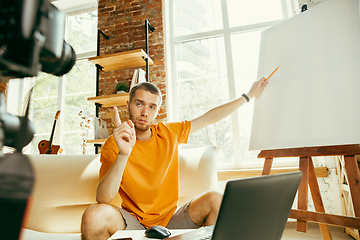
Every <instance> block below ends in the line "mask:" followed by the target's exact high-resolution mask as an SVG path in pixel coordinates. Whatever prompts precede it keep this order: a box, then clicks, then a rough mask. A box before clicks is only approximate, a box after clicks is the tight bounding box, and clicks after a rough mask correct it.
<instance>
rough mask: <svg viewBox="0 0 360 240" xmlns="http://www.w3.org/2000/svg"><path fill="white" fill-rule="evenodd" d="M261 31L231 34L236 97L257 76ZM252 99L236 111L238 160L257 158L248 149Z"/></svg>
mask: <svg viewBox="0 0 360 240" xmlns="http://www.w3.org/2000/svg"><path fill="white" fill-rule="evenodd" d="M260 37H261V31H252V32H247V33H237V34H233V35H232V36H231V46H232V49H233V51H232V54H233V64H234V66H235V67H234V74H235V86H236V88H235V90H236V97H241V95H242V94H243V93H247V91H249V89H250V88H251V86H252V84H253V82H254V81H256V80H258V79H257V78H258V77H257V67H258V60H259V50H260V49H259V47H260ZM253 107H254V100H252V101H250V103H247V104H245V105H244V106H242V107H241V108H239V109H238V110H237V111H238V124H239V131H240V133H239V141H240V143H239V145H238V147H239V148H240V151H239V152H240V154H241V156H239V159H240V161H246V160H247V159H254V160H256V159H257V154H258V152H257V151H249V140H250V134H251V122H252V115H253Z"/></svg>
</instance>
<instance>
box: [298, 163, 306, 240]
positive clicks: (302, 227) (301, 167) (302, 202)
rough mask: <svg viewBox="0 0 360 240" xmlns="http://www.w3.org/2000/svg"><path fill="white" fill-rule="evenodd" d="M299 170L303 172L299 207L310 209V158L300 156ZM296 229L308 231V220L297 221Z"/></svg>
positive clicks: (299, 192)
mask: <svg viewBox="0 0 360 240" xmlns="http://www.w3.org/2000/svg"><path fill="white" fill-rule="evenodd" d="M299 170H300V171H302V172H303V176H302V179H301V181H300V185H299V190H298V209H300V210H307V209H308V192H309V190H308V185H309V158H308V157H300V162H299ZM296 230H297V231H299V232H304V233H306V232H307V222H306V221H303V220H298V221H297V226H296Z"/></svg>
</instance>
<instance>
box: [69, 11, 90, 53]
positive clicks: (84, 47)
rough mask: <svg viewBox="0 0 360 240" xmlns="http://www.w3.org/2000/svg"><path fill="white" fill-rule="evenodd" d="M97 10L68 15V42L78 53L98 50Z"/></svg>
mask: <svg viewBox="0 0 360 240" xmlns="http://www.w3.org/2000/svg"><path fill="white" fill-rule="evenodd" d="M96 38H97V10H94V11H91V12H85V13H81V14H76V15H70V16H69V17H68V36H67V42H68V43H69V44H70V45H71V46H72V47H73V48H74V50H75V52H76V53H77V54H79V53H84V52H89V51H96Z"/></svg>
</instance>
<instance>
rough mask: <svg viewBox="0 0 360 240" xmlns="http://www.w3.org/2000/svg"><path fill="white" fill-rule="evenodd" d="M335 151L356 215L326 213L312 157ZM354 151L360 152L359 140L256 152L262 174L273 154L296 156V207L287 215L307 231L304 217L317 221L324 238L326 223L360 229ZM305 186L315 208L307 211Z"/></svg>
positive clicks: (359, 181) (327, 238) (328, 239)
mask: <svg viewBox="0 0 360 240" xmlns="http://www.w3.org/2000/svg"><path fill="white" fill-rule="evenodd" d="M338 155H343V156H344V160H345V169H346V171H347V174H348V182H349V183H348V184H349V187H350V192H351V196H352V201H353V205H354V212H355V217H349V216H341V215H334V214H326V213H325V208H324V204H323V201H322V198H321V195H320V189H319V185H318V182H317V179H316V176H315V170H314V164H313V161H312V158H311V157H315V156H316V157H317V156H338ZM355 155H360V145H358V144H353V145H341V146H325V147H306V148H291V149H279V150H263V151H261V152H260V153H259V155H258V158H265V163H264V167H263V172H262V174H263V175H269V174H270V172H271V167H272V163H273V159H274V158H281V157H299V170H300V171H302V172H303V177H302V180H301V182H300V186H299V190H298V209H296V210H294V209H292V210H291V213H290V215H289V218H295V219H297V228H296V229H297V231H301V232H307V221H311V222H317V223H319V226H320V231H321V235H322V238H323V239H324V240H331V239H332V237H331V233H330V229H329V226H328V225H335V226H340V227H348V228H354V229H358V230H359V229H360V174H359V168H358V164H357V160H356V158H355ZM308 186H309V187H310V192H311V195H312V198H313V201H314V206H315V210H316V212H311V211H307V207H308ZM358 230H357V231H358ZM358 232H359V231H358ZM358 240H359V239H358Z"/></svg>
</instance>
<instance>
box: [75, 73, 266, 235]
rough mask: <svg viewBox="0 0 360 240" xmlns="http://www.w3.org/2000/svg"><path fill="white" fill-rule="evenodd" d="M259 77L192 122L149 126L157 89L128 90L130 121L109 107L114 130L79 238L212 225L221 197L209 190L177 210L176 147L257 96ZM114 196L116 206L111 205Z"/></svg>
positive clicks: (158, 94) (263, 83)
mask: <svg viewBox="0 0 360 240" xmlns="http://www.w3.org/2000/svg"><path fill="white" fill-rule="evenodd" d="M267 83H268V82H267V80H266V79H265V78H261V79H260V80H259V81H256V82H254V84H253V85H252V87H251V89H250V91H249V92H248V93H247V94H243V95H242V97H240V98H238V99H235V100H233V101H231V102H229V103H226V104H224V105H221V106H219V107H216V108H214V109H212V110H210V111H208V112H206V113H205V114H204V115H202V116H200V117H198V118H196V119H193V120H191V121H184V122H179V123H159V124H153V123H154V120H155V118H156V116H157V114H158V111H159V108H160V105H161V101H162V97H161V92H160V90H159V89H158V88H157V87H156V86H155V85H154V84H152V83H149V82H145V83H140V84H138V85H136V86H134V87H133V88H132V89H131V92H130V97H129V101H128V102H127V109H128V112H129V120H128V121H127V122H123V123H121V121H120V117H119V114H118V109H117V108H116V107H114V111H115V123H116V128H115V129H114V131H113V135H112V136H110V137H109V138H108V139H107V141H106V143H105V144H104V146H103V147H102V149H101V157H100V161H101V168H100V182H99V184H98V188H97V194H96V201H97V202H98V203H97V204H93V205H91V206H90V207H89V208H88V209H87V210H86V211H85V213H84V215H83V218H82V224H81V232H82V238H83V239H86V240H90V239H96V240H99V239H108V238H109V237H110V236H111V235H113V234H114V233H115V232H116V231H118V230H124V229H126V230H128V229H146V228H148V227H150V226H154V225H161V226H164V227H167V228H198V227H201V226H209V225H213V224H214V223H215V220H216V218H217V214H218V212H219V208H220V203H221V199H222V194H221V193H218V192H215V191H210V192H207V193H204V194H203V195H201V196H198V197H196V198H194V199H193V200H191V201H190V202H188V203H186V204H185V205H183V206H181V207H180V208H177V201H178V196H179V185H178V183H179V182H178V181H179V180H178V179H179V175H178V174H179V169H178V145H179V144H182V143H186V142H187V139H188V136H189V134H191V133H194V132H196V131H198V130H200V129H201V128H203V127H205V126H207V125H209V124H213V123H216V122H218V121H220V120H221V119H223V118H225V117H227V116H228V115H230V114H231V113H232V112H234V111H235V110H236V109H238V108H239V107H240V106H242V105H243V104H245V103H246V102H248V101H250V99H251V98H254V97H256V96H259V95H260V94H261V93H262V91H263V90H264V88H265V86H266V85H267ZM118 192H119V194H120V196H121V198H122V200H123V202H122V205H121V208H118V207H115V206H112V205H110V202H111V201H112V200H113V199H114V198H115V196H116V194H117V193H118Z"/></svg>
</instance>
